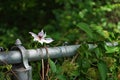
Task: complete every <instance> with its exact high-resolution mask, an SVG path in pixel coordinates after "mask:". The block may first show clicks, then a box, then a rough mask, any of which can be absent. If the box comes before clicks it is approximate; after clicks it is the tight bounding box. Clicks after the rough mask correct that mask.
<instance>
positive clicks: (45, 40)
mask: <svg viewBox="0 0 120 80" xmlns="http://www.w3.org/2000/svg"><path fill="white" fill-rule="evenodd" d="M43 41H44V42H45V43H51V42H53V41H54V40H53V39H52V38H45V39H44V40H43Z"/></svg>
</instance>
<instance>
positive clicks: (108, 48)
mask: <svg viewBox="0 0 120 80" xmlns="http://www.w3.org/2000/svg"><path fill="white" fill-rule="evenodd" d="M105 49H106V53H114V52H118V51H119V48H118V47H109V46H105Z"/></svg>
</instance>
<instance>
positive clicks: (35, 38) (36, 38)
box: [29, 32, 39, 41]
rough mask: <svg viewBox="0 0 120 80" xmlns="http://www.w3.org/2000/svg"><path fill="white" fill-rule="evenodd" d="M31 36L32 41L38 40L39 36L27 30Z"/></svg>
mask: <svg viewBox="0 0 120 80" xmlns="http://www.w3.org/2000/svg"><path fill="white" fill-rule="evenodd" d="M29 33H30V34H31V35H32V36H33V37H34V39H33V40H34V41H38V40H39V37H38V36H37V35H36V34H35V33H33V32H29Z"/></svg>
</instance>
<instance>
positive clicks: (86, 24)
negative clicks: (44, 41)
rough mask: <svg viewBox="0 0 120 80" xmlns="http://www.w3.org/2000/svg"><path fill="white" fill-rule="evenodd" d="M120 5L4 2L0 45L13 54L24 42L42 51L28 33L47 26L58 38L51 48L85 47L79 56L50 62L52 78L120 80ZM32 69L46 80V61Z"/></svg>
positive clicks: (108, 1) (66, 0) (69, 0)
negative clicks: (65, 45) (43, 73)
mask: <svg viewBox="0 0 120 80" xmlns="http://www.w3.org/2000/svg"><path fill="white" fill-rule="evenodd" d="M119 7H120V3H119V0H105V1H103V0H101V1H99V0H98V1H95V0H54V1H52V0H51V1H48V0H18V1H9V0H7V1H0V15H1V16H0V17H1V18H0V41H1V42H0V46H3V47H4V48H6V50H8V49H9V48H11V46H12V45H13V44H14V41H15V40H16V39H17V38H20V39H21V40H22V42H23V45H24V46H25V47H26V48H37V47H39V46H41V45H39V44H38V43H37V42H33V41H32V38H31V37H30V36H31V35H29V33H28V32H29V31H33V32H35V33H38V32H39V31H40V30H41V29H42V28H43V29H44V30H45V32H47V34H48V35H47V36H50V37H52V38H53V39H54V42H53V43H52V44H50V46H58V45H62V44H63V43H64V42H65V41H67V42H68V43H69V44H81V47H80V48H79V49H78V51H77V52H76V55H75V56H73V57H70V58H59V59H55V61H56V62H53V61H54V60H52V59H49V64H50V70H49V73H48V74H49V79H50V80H117V79H118V80H119V79H120V65H119V63H120V60H119V58H120V41H119V40H120V8H119ZM105 42H111V43H114V42H118V45H117V46H108V45H106V44H105ZM88 44H92V45H88ZM92 47H94V49H93V48H92ZM31 65H32V67H33V78H34V80H38V79H40V75H38V74H40V71H41V62H35V63H31ZM45 66H46V65H45ZM0 69H2V68H1V67H0ZM0 75H3V77H4V73H2V72H0ZM1 79H2V78H1Z"/></svg>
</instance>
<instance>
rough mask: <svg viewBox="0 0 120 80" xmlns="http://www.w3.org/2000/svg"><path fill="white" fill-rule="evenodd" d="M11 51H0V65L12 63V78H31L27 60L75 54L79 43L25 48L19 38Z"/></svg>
mask: <svg viewBox="0 0 120 80" xmlns="http://www.w3.org/2000/svg"><path fill="white" fill-rule="evenodd" d="M15 44H16V46H14V47H12V50H11V51H7V52H0V65H6V64H12V69H13V71H14V73H15V75H14V76H13V79H12V80H32V67H31V66H30V65H29V64H28V62H29V61H38V60H41V59H47V58H48V55H49V58H58V57H69V56H72V55H74V54H75V52H76V50H77V49H78V48H79V46H80V45H70V46H66V45H65V46H59V47H48V48H47V49H46V48H38V49H25V48H24V47H23V46H22V45H21V44H22V43H21V41H20V40H19V39H17V40H16V43H15Z"/></svg>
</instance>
